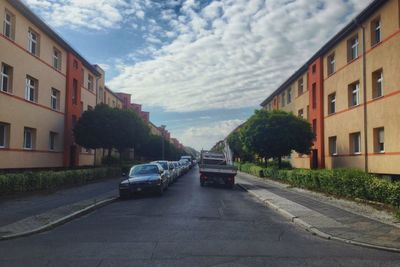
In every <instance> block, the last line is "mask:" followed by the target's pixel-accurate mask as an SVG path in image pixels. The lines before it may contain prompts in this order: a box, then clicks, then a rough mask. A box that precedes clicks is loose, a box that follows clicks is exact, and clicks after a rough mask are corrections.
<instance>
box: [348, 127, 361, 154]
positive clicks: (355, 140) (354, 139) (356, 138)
mask: <svg viewBox="0 0 400 267" xmlns="http://www.w3.org/2000/svg"><path fill="white" fill-rule="evenodd" d="M356 144H357V146H356ZM356 148H358V150H356ZM350 152H351V154H352V155H360V154H361V133H360V132H355V133H351V134H350Z"/></svg>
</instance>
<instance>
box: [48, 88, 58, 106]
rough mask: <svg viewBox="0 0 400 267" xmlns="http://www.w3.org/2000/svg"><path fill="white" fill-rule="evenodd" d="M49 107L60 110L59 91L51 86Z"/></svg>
mask: <svg viewBox="0 0 400 267" xmlns="http://www.w3.org/2000/svg"><path fill="white" fill-rule="evenodd" d="M54 101H55V107H54V105H53V104H54V103H53V102H54ZM50 107H51V109H52V110H57V111H58V110H60V91H59V90H57V89H56V88H53V87H52V88H51V94H50Z"/></svg>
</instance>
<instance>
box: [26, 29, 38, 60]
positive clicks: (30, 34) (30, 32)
mask: <svg viewBox="0 0 400 267" xmlns="http://www.w3.org/2000/svg"><path fill="white" fill-rule="evenodd" d="M33 36H35V38H36V39H34V38H33ZM33 44H34V46H33ZM39 45H40V35H39V34H38V33H37V32H36V31H34V30H33V29H31V28H29V29H28V51H29V53H30V54H31V55H34V56H37V57H38V56H39V54H40V49H39ZM33 48H34V49H35V51H33Z"/></svg>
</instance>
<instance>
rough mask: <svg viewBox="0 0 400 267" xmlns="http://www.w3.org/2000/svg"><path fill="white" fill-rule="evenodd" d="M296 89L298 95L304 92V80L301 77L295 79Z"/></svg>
mask: <svg viewBox="0 0 400 267" xmlns="http://www.w3.org/2000/svg"><path fill="white" fill-rule="evenodd" d="M297 91H298V93H297V94H298V95H299V96H300V95H302V94H303V93H304V82H303V78H301V79H299V80H298V81H297Z"/></svg>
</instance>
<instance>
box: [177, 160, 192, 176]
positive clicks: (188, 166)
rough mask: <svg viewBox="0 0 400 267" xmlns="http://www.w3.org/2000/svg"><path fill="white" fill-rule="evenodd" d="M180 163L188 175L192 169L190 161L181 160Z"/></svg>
mask: <svg viewBox="0 0 400 267" xmlns="http://www.w3.org/2000/svg"><path fill="white" fill-rule="evenodd" d="M179 163H181V164H182V166H183V169H184V171H185V173H187V172H188V171H189V169H190V163H189V161H188V160H186V159H181V160H179Z"/></svg>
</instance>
